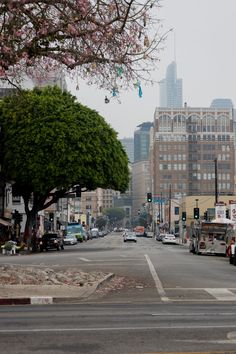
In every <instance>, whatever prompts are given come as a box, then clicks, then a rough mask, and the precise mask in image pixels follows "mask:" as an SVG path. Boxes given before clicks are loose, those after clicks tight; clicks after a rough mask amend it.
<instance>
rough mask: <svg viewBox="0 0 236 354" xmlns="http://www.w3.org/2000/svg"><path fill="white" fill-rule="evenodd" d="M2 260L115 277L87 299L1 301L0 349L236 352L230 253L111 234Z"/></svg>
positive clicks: (235, 290) (235, 288)
mask: <svg viewBox="0 0 236 354" xmlns="http://www.w3.org/2000/svg"><path fill="white" fill-rule="evenodd" d="M0 262H1V263H2V264H3V263H4V264H6V263H15V264H28V265H29V264H34V265H40V264H41V265H48V266H50V265H54V266H57V267H67V266H70V265H73V266H74V265H77V266H78V268H79V269H81V270H85V271H93V270H99V271H100V270H101V271H105V272H114V273H115V274H116V277H115V278H114V280H113V281H112V282H110V283H109V284H106V285H105V286H104V287H102V288H101V289H98V291H97V292H96V293H95V294H93V296H91V297H90V298H88V299H87V300H86V301H83V303H79V304H73V305H72V304H71V305H68V304H67V305H65V304H64V305H51V306H50V305H49V306H14V307H7V306H2V307H1V308H0V318H1V321H0V352H2V353H6V352H8V353H9V354H15V353H17V354H18V353H24V354H27V353H37V354H41V353H43V354H51V353H53V354H54V353H55V354H56V353H59V354H60V353H82V354H87V353H88V354H100V353H103V354H112V353H114V354H116V353H117V354H129V353H138V354H141V353H142V354H144V353H145V354H146V353H149V354H150V353H152V354H153V353H159V352H163V353H164V352H175V353H177V352H178V353H187V352H201V353H203V352H208V353H213V352H214V353H216V352H217V353H218V352H220V353H226V352H227V353H228V352H231V353H236V267H234V266H231V265H229V262H228V260H227V259H226V258H223V257H215V256H196V255H192V254H190V253H189V252H188V249H187V248H186V247H185V246H182V245H177V246H175V245H162V244H161V243H159V242H157V241H156V240H155V239H151V238H148V239H147V238H138V242H137V243H124V242H123V240H122V236H121V234H111V235H108V236H106V237H104V238H101V239H98V240H92V241H88V242H87V243H84V244H79V245H77V246H70V247H66V249H65V251H63V252H54V251H52V252H47V253H43V254H35V255H30V256H14V257H13V256H12V257H0Z"/></svg>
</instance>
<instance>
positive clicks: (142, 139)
mask: <svg viewBox="0 0 236 354" xmlns="http://www.w3.org/2000/svg"><path fill="white" fill-rule="evenodd" d="M152 126H153V123H151V122H145V123H142V124H140V125H138V128H139V129H137V130H136V131H135V132H134V162H139V161H144V160H148V159H149V145H150V129H151V127H152Z"/></svg>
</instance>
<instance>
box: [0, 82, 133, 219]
mask: <svg viewBox="0 0 236 354" xmlns="http://www.w3.org/2000/svg"><path fill="white" fill-rule="evenodd" d="M0 125H1V128H2V148H3V152H2V153H3V161H2V173H3V174H4V176H5V178H6V180H9V181H13V182H14V190H15V193H16V194H17V195H21V196H22V197H23V198H24V202H25V208H26V213H27V214H29V213H30V212H32V214H35V213H37V212H38V211H39V210H42V209H44V208H46V207H48V206H49V205H50V204H52V203H55V202H56V201H57V200H58V198H60V197H62V196H63V195H64V194H65V193H66V192H67V191H68V190H69V189H70V188H71V187H73V186H74V185H80V186H81V188H82V189H83V188H84V189H88V190H94V189H96V188H97V187H101V188H110V189H114V190H120V191H125V190H126V188H127V186H128V182H129V170H128V157H127V155H126V153H125V151H124V149H123V147H122V144H121V143H120V141H119V140H118V138H117V134H116V132H115V131H114V130H113V129H112V128H111V127H110V126H109V125H108V124H107V123H106V122H105V120H104V118H103V117H101V116H100V115H99V114H98V113H97V112H96V111H94V110H91V109H89V108H88V107H86V106H83V105H82V104H80V103H78V102H76V98H75V97H73V96H72V95H71V94H70V93H68V92H62V91H61V90H60V89H59V88H57V87H53V88H52V87H46V88H43V89H39V88H35V89H33V90H32V91H30V90H25V91H22V92H21V93H20V94H15V95H12V96H8V97H5V98H4V99H3V100H2V101H1V102H0ZM32 196H33V205H32V208H31V209H30V207H29V203H30V201H32Z"/></svg>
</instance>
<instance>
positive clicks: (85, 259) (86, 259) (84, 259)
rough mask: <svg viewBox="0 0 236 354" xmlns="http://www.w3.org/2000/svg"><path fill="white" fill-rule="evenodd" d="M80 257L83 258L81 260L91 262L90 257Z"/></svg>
mask: <svg viewBox="0 0 236 354" xmlns="http://www.w3.org/2000/svg"><path fill="white" fill-rule="evenodd" d="M79 259H81V261H84V262H91V261H90V259H88V258H83V257H80V258H79Z"/></svg>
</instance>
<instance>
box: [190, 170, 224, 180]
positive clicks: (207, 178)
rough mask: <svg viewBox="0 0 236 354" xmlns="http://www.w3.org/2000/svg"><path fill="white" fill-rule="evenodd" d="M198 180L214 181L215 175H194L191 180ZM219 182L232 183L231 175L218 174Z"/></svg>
mask: <svg viewBox="0 0 236 354" xmlns="http://www.w3.org/2000/svg"><path fill="white" fill-rule="evenodd" d="M191 177H192V178H196V179H198V180H201V179H204V180H212V179H215V173H196V172H194V173H192V174H191V176H190V178H191ZM217 177H218V179H219V180H224V181H226V180H227V181H230V174H229V173H219V174H217Z"/></svg>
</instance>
